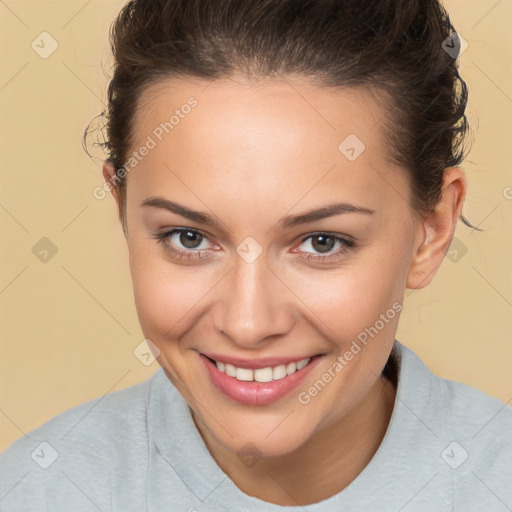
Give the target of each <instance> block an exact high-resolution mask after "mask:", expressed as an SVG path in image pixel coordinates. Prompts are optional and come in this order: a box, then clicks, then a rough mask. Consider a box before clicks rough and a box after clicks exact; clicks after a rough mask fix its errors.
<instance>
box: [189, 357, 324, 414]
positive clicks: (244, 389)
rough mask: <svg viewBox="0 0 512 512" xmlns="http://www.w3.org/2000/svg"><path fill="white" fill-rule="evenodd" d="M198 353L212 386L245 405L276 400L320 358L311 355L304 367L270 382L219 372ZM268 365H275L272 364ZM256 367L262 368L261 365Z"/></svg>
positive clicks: (301, 379) (298, 381)
mask: <svg viewBox="0 0 512 512" xmlns="http://www.w3.org/2000/svg"><path fill="white" fill-rule="evenodd" d="M198 355H199V357H200V359H201V361H202V363H203V365H204V366H205V368H206V370H207V371H208V375H209V376H210V380H211V381H212V383H213V384H214V386H215V387H216V388H217V389H218V390H219V391H221V392H222V393H224V395H226V396H227V397H228V398H231V399H232V400H235V401H236V402H239V403H242V404H245V405H268V404H271V403H273V402H276V401H277V400H279V399H280V398H282V397H283V396H285V395H287V394H288V393H290V392H291V391H292V390H293V389H295V388H296V387H297V386H298V385H299V384H300V383H301V382H303V381H304V379H305V378H306V376H307V375H308V374H309V372H310V371H311V370H312V369H313V368H314V367H315V366H316V365H317V364H318V362H319V361H320V359H321V358H322V357H321V356H318V357H313V358H312V359H311V361H309V363H308V364H307V365H306V366H305V367H304V368H302V369H301V370H299V371H297V372H295V373H292V374H291V375H288V376H286V377H284V378H283V379H279V380H274V381H272V382H255V381H252V382H243V381H240V380H237V379H235V378H234V377H229V376H228V375H226V374H225V373H223V372H221V371H220V370H219V369H218V368H217V366H216V365H215V364H214V363H212V362H211V361H210V360H209V359H208V358H207V357H206V356H204V355H203V354H199V353H198ZM208 357H209V356H208ZM260 361H261V360H260ZM260 361H259V362H260ZM288 361H289V359H288ZM223 362H224V361H223ZM277 364H280V363H277ZM282 364H284V363H282ZM235 366H236V365H235ZM268 366H277V365H274V364H272V365H268ZM257 367H258V368H262V367H261V366H257ZM239 368H242V366H239Z"/></svg>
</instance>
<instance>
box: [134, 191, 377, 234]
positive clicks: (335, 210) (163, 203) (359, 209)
mask: <svg viewBox="0 0 512 512" xmlns="http://www.w3.org/2000/svg"><path fill="white" fill-rule="evenodd" d="M141 206H143V207H150V208H159V209H163V210H168V211H170V212H172V213H176V214H178V215H181V216H182V217H185V218H186V219H189V220H192V221H195V222H198V223H201V224H204V225H206V226H213V227H218V222H217V221H216V220H215V218H214V217H212V216H211V215H210V214H208V213H205V212H199V211H196V210H192V209H190V208H187V207H185V206H183V205H181V204H179V203H176V202H174V201H170V200H169V199H165V198H163V197H148V198H147V199H144V201H142V203H141ZM345 213H362V214H366V215H373V214H374V213H375V210H371V209H370V208H365V207H363V206H356V205H353V204H349V203H335V204H330V205H326V206H323V207H321V208H317V209H314V210H310V211H308V212H304V213H301V214H298V215H288V216H286V217H284V218H282V219H281V220H280V221H279V222H278V223H277V227H278V228H280V229H284V228H291V227H294V226H298V225H300V224H311V223H313V222H317V221H319V220H322V219H326V218H328V217H333V216H334V215H341V214H345Z"/></svg>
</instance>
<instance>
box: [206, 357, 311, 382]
mask: <svg viewBox="0 0 512 512" xmlns="http://www.w3.org/2000/svg"><path fill="white" fill-rule="evenodd" d="M203 355H204V356H205V357H206V358H207V359H208V360H209V361H210V362H211V363H212V364H214V365H215V366H216V367H217V369H218V370H219V371H220V372H222V373H225V374H226V375H227V376H228V377H232V378H234V379H237V380H239V381H242V382H272V381H275V380H281V379H284V378H285V377H287V376H288V375H293V374H294V373H296V372H298V371H300V370H302V368H304V367H305V366H307V365H308V364H309V363H310V361H311V360H312V359H313V358H315V357H320V354H319V355H316V356H311V357H306V358H304V359H300V360H298V361H290V362H288V363H285V364H277V365H274V366H271V365H268V366H264V367H261V366H259V367H254V368H247V367H246V366H237V365H234V364H230V363H226V362H223V361H220V360H216V359H213V358H212V357H208V356H206V355H205V354H203ZM260 364H261V363H260Z"/></svg>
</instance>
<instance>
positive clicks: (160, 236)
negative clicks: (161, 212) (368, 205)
mask: <svg viewBox="0 0 512 512" xmlns="http://www.w3.org/2000/svg"><path fill="white" fill-rule="evenodd" d="M183 232H185V233H187V232H191V233H195V234H197V235H199V236H201V237H203V238H204V239H206V240H208V241H210V243H211V240H210V238H209V237H208V236H207V235H206V234H204V233H202V232H201V231H199V230H197V229H189V228H179V229H173V230H171V231H166V232H162V233H155V234H154V235H153V237H154V238H155V239H156V240H157V242H158V243H159V244H162V245H163V246H164V247H165V250H166V251H167V252H168V253H169V254H170V255H171V256H173V258H174V259H176V260H182V259H186V260H189V261H192V260H194V261H197V260H201V259H211V254H206V253H209V249H196V250H190V251H183V250H180V249H176V247H174V246H173V245H172V244H170V243H169V239H170V238H171V237H172V235H174V234H176V233H183ZM318 236H326V237H329V238H332V239H333V240H334V242H335V243H336V242H339V243H340V244H341V248H340V249H338V250H337V251H335V252H331V253H328V254H325V255H322V253H316V254H314V253H310V252H306V253H304V254H306V256H301V258H303V259H305V260H307V261H316V262H321V263H327V262H330V261H332V260H337V259H339V258H340V257H341V256H344V255H345V254H346V253H347V252H348V251H349V249H354V248H356V244H355V242H354V240H352V239H350V238H348V237H347V238H344V237H341V236H338V235H334V234H331V233H328V232H324V231H319V232H316V233H311V234H309V235H307V236H305V237H304V238H303V239H302V240H301V242H300V244H299V245H302V244H303V243H304V242H305V241H306V240H309V239H312V238H315V237H318ZM297 252H298V251H297Z"/></svg>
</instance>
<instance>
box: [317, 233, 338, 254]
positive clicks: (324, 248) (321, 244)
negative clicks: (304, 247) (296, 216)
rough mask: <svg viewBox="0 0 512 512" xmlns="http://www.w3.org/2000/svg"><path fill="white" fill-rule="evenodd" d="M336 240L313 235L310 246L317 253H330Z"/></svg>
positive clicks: (330, 237)
mask: <svg viewBox="0 0 512 512" xmlns="http://www.w3.org/2000/svg"><path fill="white" fill-rule="evenodd" d="M335 243H336V240H335V239H334V237H332V236H326V235H315V236H313V237H312V238H311V246H312V247H313V249H315V251H318V252H329V251H332V249H333V248H334V245H335Z"/></svg>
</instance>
